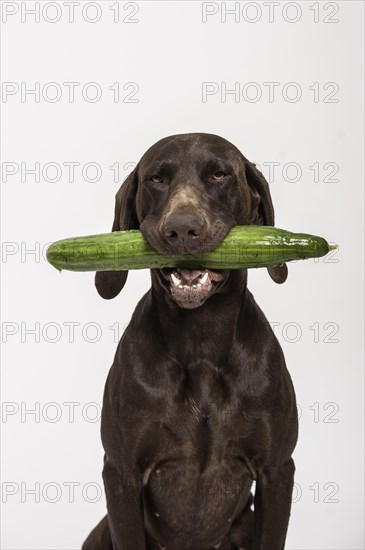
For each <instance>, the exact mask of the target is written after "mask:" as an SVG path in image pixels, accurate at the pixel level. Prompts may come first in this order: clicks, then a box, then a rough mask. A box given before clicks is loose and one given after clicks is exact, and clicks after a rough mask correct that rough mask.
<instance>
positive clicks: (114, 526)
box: [103, 458, 146, 550]
mask: <svg viewBox="0 0 365 550" xmlns="http://www.w3.org/2000/svg"><path fill="white" fill-rule="evenodd" d="M103 479H104V486H105V493H106V501H107V507H108V519H109V527H110V534H111V538H112V541H113V549H114V550H146V542H145V529H144V520H143V505H142V497H141V489H140V484H139V479H138V475H137V474H133V473H132V472H130V471H125V472H123V473H122V472H120V471H119V469H117V468H116V467H115V466H114V465H113V464H112V463H111V462H110V461H109V460H108V459H107V458H106V459H105V462H104V468H103Z"/></svg>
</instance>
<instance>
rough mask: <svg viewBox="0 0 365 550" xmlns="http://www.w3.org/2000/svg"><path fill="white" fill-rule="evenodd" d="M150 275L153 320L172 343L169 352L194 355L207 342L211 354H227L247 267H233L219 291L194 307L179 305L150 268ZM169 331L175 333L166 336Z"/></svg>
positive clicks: (244, 289)
mask: <svg viewBox="0 0 365 550" xmlns="http://www.w3.org/2000/svg"><path fill="white" fill-rule="evenodd" d="M151 276H152V288H151V294H150V300H151V306H152V309H153V311H154V316H155V322H156V323H158V324H159V325H160V326H161V329H162V330H161V334H163V335H165V341H166V342H174V343H175V344H174V345H175V348H174V349H171V350H169V352H170V353H171V354H172V355H174V356H176V357H184V356H185V357H188V356H189V355H191V356H193V355H194V352H195V350H196V348H197V347H199V348H200V349H202V347H203V346H204V342H207V343H209V345H207V346H206V347H205V349H207V350H209V351H210V353H209V355H210V356H211V357H214V355H216V356H221V355H224V354H227V353H228V349H229V346H230V341H232V340H233V338H234V336H235V330H236V326H237V321H238V317H239V314H240V311H241V309H242V307H243V303H244V298H245V294H246V293H247V270H244V269H242V270H232V271H231V272H230V274H229V276H228V279H227V280H226V282H225V283H224V285H223V286H222V288H221V291H220V292H217V293H215V294H213V295H212V296H211V297H210V298H208V299H207V300H206V302H205V303H204V304H203V305H201V306H200V307H198V308H195V309H182V308H180V307H179V306H178V305H177V304H176V303H175V302H174V301H173V299H172V298H171V296H170V295H169V294H168V293H167V292H166V290H165V289H163V288H162V287H161V285H160V284H159V281H158V276H157V275H156V274H155V273H154V272H153V271H152V272H151ZM177 331H178V333H179V335H180V337H179V338H176V332H177ZM170 333H171V334H172V333H173V334H174V335H175V337H174V338H169V335H170ZM222 335H224V338H222ZM212 343H213V344H212ZM200 353H201V352H200Z"/></svg>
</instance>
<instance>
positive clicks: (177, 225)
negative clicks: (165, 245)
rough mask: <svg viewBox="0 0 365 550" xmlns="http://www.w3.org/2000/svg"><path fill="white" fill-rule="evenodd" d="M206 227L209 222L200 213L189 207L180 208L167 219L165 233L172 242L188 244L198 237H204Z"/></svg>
mask: <svg viewBox="0 0 365 550" xmlns="http://www.w3.org/2000/svg"><path fill="white" fill-rule="evenodd" d="M206 228H207V224H206V222H205V220H204V219H203V218H202V217H201V216H199V214H197V213H195V212H193V211H191V210H188V209H180V210H177V211H175V212H173V213H172V214H170V215H169V217H168V218H167V219H166V221H165V224H164V227H163V234H164V237H165V238H166V239H167V240H168V241H169V242H171V243H180V242H184V243H185V244H188V243H190V242H192V241H194V240H197V239H198V237H204V235H205V233H206Z"/></svg>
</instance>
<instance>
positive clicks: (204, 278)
mask: <svg viewBox="0 0 365 550" xmlns="http://www.w3.org/2000/svg"><path fill="white" fill-rule="evenodd" d="M207 279H208V271H206V272H205V273H204V275H202V276H201V277H200V281H199V282H200V284H202V285H204V284H205V283H206V282H207Z"/></svg>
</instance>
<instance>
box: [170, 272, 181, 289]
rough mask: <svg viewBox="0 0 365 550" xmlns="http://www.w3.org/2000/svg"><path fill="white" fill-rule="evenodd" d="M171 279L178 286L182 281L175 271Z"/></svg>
mask: <svg viewBox="0 0 365 550" xmlns="http://www.w3.org/2000/svg"><path fill="white" fill-rule="evenodd" d="M171 280H172V282H173V283H174V285H176V286H178V285H179V284H180V282H181V281H180V279H178V278H177V277H176V275H174V274H173V273H171Z"/></svg>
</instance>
